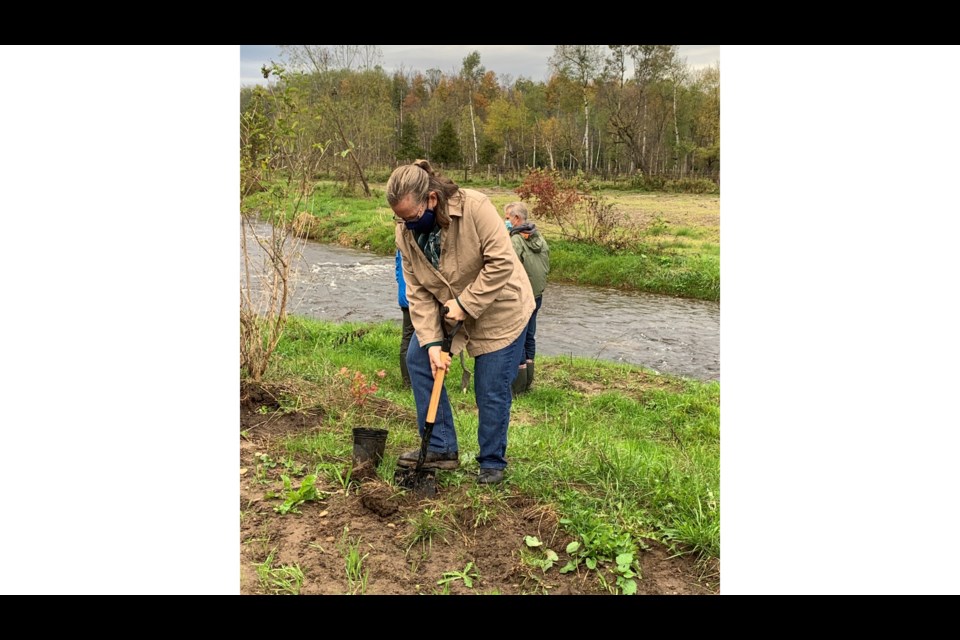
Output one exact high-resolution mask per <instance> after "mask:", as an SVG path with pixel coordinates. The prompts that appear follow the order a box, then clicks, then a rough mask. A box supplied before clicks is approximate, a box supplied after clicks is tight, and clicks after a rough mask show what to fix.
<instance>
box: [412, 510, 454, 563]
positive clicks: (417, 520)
mask: <svg viewBox="0 0 960 640" xmlns="http://www.w3.org/2000/svg"><path fill="white" fill-rule="evenodd" d="M446 520H447V516H446V513H445V512H444V511H443V510H442V509H439V508H430V507H426V508H424V509H423V510H422V511H420V512H418V513H417V514H416V515H415V516H413V517H411V518H410V519H409V523H410V534H409V537H408V538H407V552H408V553H409V552H410V549H412V548H413V547H414V546H415V545H420V551H421V552H422V553H426V552H427V550H428V549H429V548H431V547H432V546H433V539H434V538H441V539H442V538H443V534H444V533H446V532H447V531H448V530H449V529H450V525H449V524H448V523H447V521H446Z"/></svg>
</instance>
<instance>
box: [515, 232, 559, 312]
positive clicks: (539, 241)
mask: <svg viewBox="0 0 960 640" xmlns="http://www.w3.org/2000/svg"><path fill="white" fill-rule="evenodd" d="M523 226H526V225H523ZM510 241H511V242H513V250H514V251H516V252H517V256H518V257H519V258H520V262H522V263H523V268H524V269H525V270H526V272H527V277H528V278H530V286H531V287H533V296H534V297H535V298H538V297H540V296H541V295H542V294H543V290H544V289H545V288H546V286H547V274H548V273H550V247H549V246H547V241H546V240H545V239H544V237H543V236H542V235H540V232H539V231H537V230H536V228H534V229H533V230H532V231H531V232H529V233H528V232H525V231H521V232H519V233H512V234H511V235H510Z"/></svg>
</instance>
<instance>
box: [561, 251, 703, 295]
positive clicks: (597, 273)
mask: <svg viewBox="0 0 960 640" xmlns="http://www.w3.org/2000/svg"><path fill="white" fill-rule="evenodd" d="M643 251H646V252H643ZM550 280H551V281H561V282H572V283H575V284H586V285H594V286H606V287H616V288H621V289H631V290H637V289H639V290H642V291H648V292H650V293H663V294H667V295H676V296H683V297H689V298H697V299H700V300H719V299H720V256H719V252H718V253H716V254H714V253H713V252H707V253H702V254H692V255H691V254H687V255H683V254H677V253H666V252H664V251H663V250H661V249H659V248H657V247H649V248H646V249H642V250H641V253H633V252H611V251H609V250H607V249H604V248H602V247H597V246H595V245H591V244H586V243H582V242H571V241H566V240H554V241H551V243H550Z"/></svg>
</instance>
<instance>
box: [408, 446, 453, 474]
mask: <svg viewBox="0 0 960 640" xmlns="http://www.w3.org/2000/svg"><path fill="white" fill-rule="evenodd" d="M419 459H420V449H414V450H413V451H407V452H406V453H403V454H401V455H400V457H399V458H397V466H398V467H416V466H417V460H419ZM459 466H460V454H459V453H458V452H456V451H451V452H448V453H441V452H439V451H427V455H426V457H425V458H424V459H423V468H424V469H456V468H457V467H459Z"/></svg>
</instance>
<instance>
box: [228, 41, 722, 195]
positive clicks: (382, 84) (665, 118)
mask: <svg viewBox="0 0 960 640" xmlns="http://www.w3.org/2000/svg"><path fill="white" fill-rule="evenodd" d="M281 52H282V55H281V58H282V60H281V61H280V63H279V65H271V67H269V68H268V67H265V68H264V75H270V74H271V69H272V70H273V71H274V72H275V73H276V72H278V71H280V72H281V73H280V74H279V75H280V76H281V79H279V80H274V81H273V83H272V85H268V86H267V87H244V88H242V89H241V92H240V107H241V114H242V116H243V117H242V118H241V122H242V123H243V122H246V121H252V119H253V117H254V116H252V115H251V114H250V113H249V112H250V110H252V109H254V108H257V109H260V110H261V112H258V113H257V114H255V117H256V118H259V119H261V120H262V119H264V118H266V119H270V118H274V117H283V118H286V121H285V122H284V123H282V125H283V126H284V127H290V128H291V129H292V130H293V131H295V132H297V135H298V136H299V138H300V139H301V142H302V148H303V150H304V151H305V152H309V149H310V148H311V146H312V145H316V147H315V148H318V149H324V150H328V151H329V150H332V151H333V152H332V153H322V154H317V157H318V161H317V166H316V171H317V172H322V173H329V174H334V175H336V176H337V177H338V178H340V179H344V180H346V181H347V182H351V183H356V182H358V181H359V182H362V183H363V187H364V189H365V190H366V191H368V192H369V187H368V185H367V182H368V174H370V173H377V175H378V177H380V176H379V174H380V173H382V171H384V170H387V169H391V168H392V167H394V166H396V165H397V164H398V163H401V162H409V161H411V160H414V159H416V158H428V159H429V160H430V161H431V162H433V163H435V164H437V165H440V166H442V167H444V168H446V169H448V170H450V169H464V170H469V169H472V170H473V171H474V172H479V171H490V170H491V168H493V169H495V170H496V171H499V172H505V173H512V174H514V175H521V174H523V173H525V172H527V171H528V170H530V169H535V168H545V169H553V170H557V171H560V172H562V173H568V174H584V175H588V176H597V177H600V178H602V179H614V180H616V179H622V178H624V177H626V178H636V177H640V178H641V179H645V178H653V177H662V178H670V179H683V178H706V179H710V180H712V181H714V182H719V176H720V70H719V65H715V66H713V67H710V68H706V69H701V70H692V69H690V68H688V67H687V65H686V64H685V63H684V62H683V60H682V59H681V58H680V57H679V54H678V46H677V45H556V46H555V47H554V50H553V54H552V55H551V56H550V58H549V61H548V62H549V64H548V68H549V70H550V77H549V80H547V81H546V82H542V81H540V82H535V81H532V80H529V79H526V78H523V77H520V78H517V79H513V78H512V77H511V76H510V75H508V74H497V73H496V72H495V71H494V70H488V69H486V68H485V67H484V66H483V64H482V61H481V57H480V54H479V52H476V51H475V52H473V53H470V54H469V55H467V56H466V57H465V58H464V59H463V61H462V65H461V68H460V70H459V71H458V72H457V73H444V72H442V71H440V70H439V69H427V70H426V71H420V70H406V69H402V68H401V69H399V70H397V71H395V72H393V73H387V72H386V71H385V70H384V69H383V68H382V67H381V66H380V62H381V60H382V54H381V53H380V50H379V47H377V46H375V45H333V46H321V45H281ZM277 83H282V85H283V86H282V89H283V95H284V99H285V100H288V101H290V102H291V104H288V107H292V108H287V109H284V110H283V113H282V115H281V114H280V113H279V112H278V113H271V112H270V111H269V110H266V111H264V110H263V107H262V105H264V104H268V103H269V101H263V100H259V101H258V100H256V99H255V95H256V94H257V92H261V93H262V92H269V91H276V90H277V87H276V85H277ZM271 86H272V88H271ZM250 135H251V129H250V128H249V127H244V126H243V125H242V126H241V146H242V148H244V149H247V150H249V149H251V148H255V147H256V144H257V142H256V140H250V139H249V136H250Z"/></svg>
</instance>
